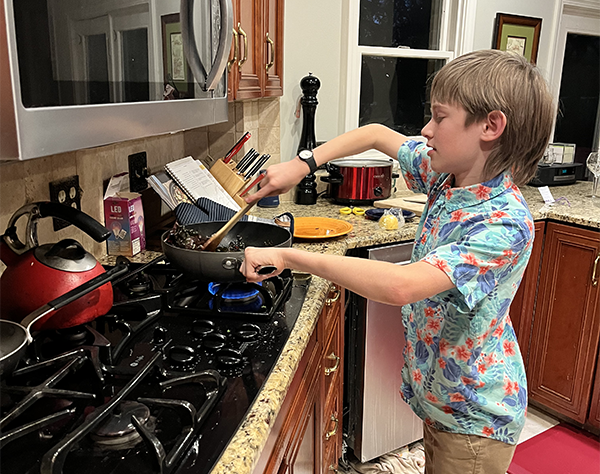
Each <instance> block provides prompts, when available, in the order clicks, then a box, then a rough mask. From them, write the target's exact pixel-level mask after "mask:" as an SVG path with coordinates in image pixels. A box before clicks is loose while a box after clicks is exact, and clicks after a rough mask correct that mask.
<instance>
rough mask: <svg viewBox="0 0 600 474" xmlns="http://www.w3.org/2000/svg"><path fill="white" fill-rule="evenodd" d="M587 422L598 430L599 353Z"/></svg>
mask: <svg viewBox="0 0 600 474" xmlns="http://www.w3.org/2000/svg"><path fill="white" fill-rule="evenodd" d="M587 422H588V423H589V424H590V425H592V426H595V427H596V428H600V353H599V354H598V361H597V363H596V382H594V388H593V389H592V403H591V405H590V414H589V416H588V420H587Z"/></svg>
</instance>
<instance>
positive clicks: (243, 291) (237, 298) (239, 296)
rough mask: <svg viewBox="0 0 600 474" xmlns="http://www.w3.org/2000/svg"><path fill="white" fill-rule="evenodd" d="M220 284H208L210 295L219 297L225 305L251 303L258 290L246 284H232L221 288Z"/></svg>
mask: <svg viewBox="0 0 600 474" xmlns="http://www.w3.org/2000/svg"><path fill="white" fill-rule="evenodd" d="M222 286H223V285H222V284H221V283H209V284H208V291H209V292H210V294H211V295H214V296H218V297H220V298H221V299H222V300H223V302H224V303H225V304H240V303H247V302H250V301H253V300H254V299H255V298H256V296H257V295H258V294H259V290H258V289H256V288H255V287H254V286H253V285H250V284H248V283H232V284H229V285H227V286H225V287H224V288H222Z"/></svg>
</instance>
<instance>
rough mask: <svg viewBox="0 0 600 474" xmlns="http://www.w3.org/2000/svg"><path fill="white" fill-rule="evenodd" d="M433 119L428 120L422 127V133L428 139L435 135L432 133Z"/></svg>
mask: <svg viewBox="0 0 600 474" xmlns="http://www.w3.org/2000/svg"><path fill="white" fill-rule="evenodd" d="M430 125H431V120H430V121H429V122H427V124H426V125H425V126H424V127H423V128H422V129H421V135H422V136H423V137H425V138H427V139H429V138H431V137H432V136H433V135H432V133H431V127H430Z"/></svg>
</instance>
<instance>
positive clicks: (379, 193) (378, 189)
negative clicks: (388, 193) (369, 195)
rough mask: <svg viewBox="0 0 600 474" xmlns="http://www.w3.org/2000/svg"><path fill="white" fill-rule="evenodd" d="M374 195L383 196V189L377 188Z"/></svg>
mask: <svg viewBox="0 0 600 474" xmlns="http://www.w3.org/2000/svg"><path fill="white" fill-rule="evenodd" d="M373 194H375V196H381V195H382V194H383V189H381V186H377V187H376V188H375V189H373Z"/></svg>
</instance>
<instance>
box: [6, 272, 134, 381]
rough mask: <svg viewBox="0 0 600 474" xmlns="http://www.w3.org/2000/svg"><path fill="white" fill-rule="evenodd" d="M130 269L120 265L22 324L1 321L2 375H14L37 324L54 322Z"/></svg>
mask: <svg viewBox="0 0 600 474" xmlns="http://www.w3.org/2000/svg"><path fill="white" fill-rule="evenodd" d="M127 269H128V267H127V265H123V264H121V265H117V266H116V267H114V268H113V269H111V270H109V271H108V272H104V273H102V274H101V275H98V276H96V277H94V278H92V279H91V280H88V281H87V282H85V283H83V284H82V285H79V286H78V287H76V288H74V289H72V290H70V291H68V292H66V293H65V294H63V295H61V296H59V297H58V298H55V299H53V300H52V301H50V302H49V303H46V304H44V305H43V306H41V307H39V308H38V309H36V310H35V311H33V312H31V313H30V314H29V315H28V316H27V317H26V318H25V319H23V321H22V322H21V324H18V323H16V322H14V321H8V320H5V319H0V374H10V373H12V371H13V370H14V368H15V367H16V366H17V364H18V363H19V361H20V360H21V357H22V356H23V354H24V352H25V350H26V348H27V345H28V344H29V343H30V342H31V341H32V337H31V330H32V328H33V327H34V326H35V325H37V324H38V323H43V321H44V320H50V319H52V318H53V317H54V316H56V314H58V313H56V312H57V311H59V310H60V309H61V308H64V307H66V306H67V305H69V304H70V303H73V302H75V301H76V300H78V299H79V298H81V297H83V296H85V295H88V294H90V293H91V292H93V291H94V290H96V289H97V288H100V287H102V286H103V285H107V284H108V285H110V282H111V281H112V280H114V279H115V278H117V277H118V276H120V275H122V274H124V273H126V272H127ZM111 286H112V285H111ZM52 313H55V314H54V315H53V314H52Z"/></svg>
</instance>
